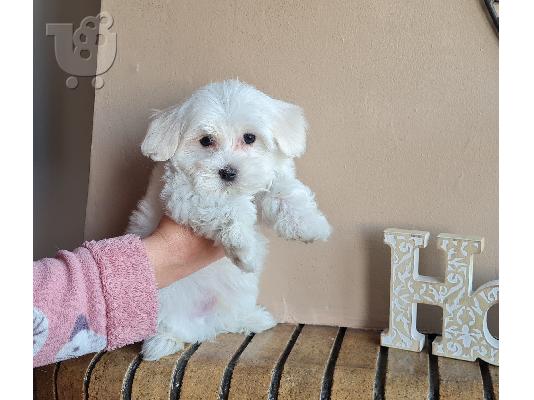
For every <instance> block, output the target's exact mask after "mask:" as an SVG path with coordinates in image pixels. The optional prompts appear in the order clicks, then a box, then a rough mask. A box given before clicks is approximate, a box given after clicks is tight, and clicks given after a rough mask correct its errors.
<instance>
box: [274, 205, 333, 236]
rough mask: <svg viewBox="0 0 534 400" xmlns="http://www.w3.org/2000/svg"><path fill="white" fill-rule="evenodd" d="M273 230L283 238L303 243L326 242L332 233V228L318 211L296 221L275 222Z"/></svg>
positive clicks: (302, 216)
mask: <svg viewBox="0 0 534 400" xmlns="http://www.w3.org/2000/svg"><path fill="white" fill-rule="evenodd" d="M275 229H276V231H277V232H278V233H279V235H280V236H282V237H283V238H286V239H291V240H299V241H301V242H305V243H311V242H314V241H316V240H323V241H326V240H327V239H328V238H329V237H330V235H331V233H332V227H331V226H330V224H329V223H328V221H327V220H326V218H325V216H324V215H323V214H321V213H320V212H318V211H317V212H310V213H307V214H306V215H301V216H300V218H298V219H293V220H280V221H277V223H276V224H275Z"/></svg>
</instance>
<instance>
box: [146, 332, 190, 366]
mask: <svg viewBox="0 0 534 400" xmlns="http://www.w3.org/2000/svg"><path fill="white" fill-rule="evenodd" d="M183 348H184V342H182V341H181V340H180V339H177V338H174V337H172V336H167V335H163V334H161V333H157V334H156V335H154V336H152V337H151V338H149V339H147V340H145V341H144V342H143V347H142V349H141V353H142V354H143V360H147V361H157V360H159V359H160V358H161V357H165V356H168V355H169V354H173V353H176V352H177V351H180V350H182V349H183Z"/></svg>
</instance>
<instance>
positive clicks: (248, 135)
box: [243, 133, 256, 144]
mask: <svg viewBox="0 0 534 400" xmlns="http://www.w3.org/2000/svg"><path fill="white" fill-rule="evenodd" d="M243 140H244V141H245V143H246V144H252V143H254V142H255V141H256V135H254V134H253V133H245V134H244V135H243Z"/></svg>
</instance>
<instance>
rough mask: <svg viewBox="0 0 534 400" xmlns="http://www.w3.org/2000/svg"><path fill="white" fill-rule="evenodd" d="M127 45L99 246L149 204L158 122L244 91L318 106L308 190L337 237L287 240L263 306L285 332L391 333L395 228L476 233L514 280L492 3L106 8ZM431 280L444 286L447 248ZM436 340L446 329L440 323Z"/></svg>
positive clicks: (487, 266)
mask: <svg viewBox="0 0 534 400" xmlns="http://www.w3.org/2000/svg"><path fill="white" fill-rule="evenodd" d="M102 3H103V5H102V9H103V10H107V11H109V12H111V13H112V15H113V16H114V18H115V26H114V27H115V30H116V32H117V33H118V49H119V50H118V55H117V60H116V62H115V65H114V66H113V67H112V68H111V70H110V71H109V72H108V73H107V74H106V75H105V76H104V79H105V81H106V84H105V86H104V88H103V89H101V90H99V91H97V93H96V102H95V116H94V131H93V151H92V160H91V179H90V188H89V200H88V207H87V223H86V237H87V238H90V239H92V238H102V237H104V236H107V235H114V234H119V233H121V232H122V231H123V229H124V228H125V225H126V222H127V217H128V214H129V212H130V210H131V209H132V208H133V207H134V206H135V203H136V201H137V200H138V199H139V197H140V196H141V195H142V194H143V191H144V187H145V185H146V183H147V179H148V173H149V168H150V164H149V162H148V161H147V160H145V159H143V157H142V156H141V155H140V152H139V144H140V141H141V140H142V138H143V136H144V133H145V129H146V126H147V117H148V115H149V110H150V109H151V108H161V107H165V106H168V105H170V104H173V103H177V102H180V101H182V100H184V99H185V98H186V97H188V96H189V95H190V94H191V92H192V91H193V90H194V89H196V88H197V87H199V86H200V85H203V84H205V83H207V82H210V81H217V80H222V79H225V78H232V77H239V79H241V80H244V81H246V82H249V83H252V84H254V85H256V86H257V87H258V88H259V89H261V90H263V91H265V92H266V93H268V94H270V95H272V96H275V97H279V98H282V99H286V100H289V101H293V102H295V103H297V104H299V105H301V106H302V107H304V109H305V111H306V114H307V116H308V119H309V121H310V126H311V130H310V136H309V142H308V144H309V146H308V151H307V153H306V154H305V155H304V157H303V158H302V159H300V160H299V161H298V171H299V176H300V177H301V178H302V180H303V181H304V182H306V183H307V184H309V185H310V186H311V187H312V188H313V189H314V190H315V192H316V193H317V198H318V201H319V204H320V206H321V208H322V209H323V210H324V212H325V213H326V215H327V216H328V217H329V219H330V221H331V223H332V225H333V226H334V229H335V232H334V234H333V236H332V238H331V240H330V241H329V242H328V243H326V244H313V245H304V244H298V243H287V242H283V241H281V240H278V239H276V238H272V235H271V238H272V240H271V246H270V256H269V258H268V262H267V265H266V268H265V273H264V275H263V280H262V284H261V287H262V292H261V299H260V300H261V301H262V302H263V303H264V304H265V305H266V306H267V307H268V308H269V309H270V310H271V311H272V312H273V313H274V314H275V315H276V316H277V317H278V318H280V319H282V320H284V321H301V322H309V323H324V324H342V325H348V326H353V327H383V326H385V325H386V322H387V309H388V284H389V273H390V271H389V251H388V248H387V247H386V246H385V245H384V244H383V242H382V231H383V229H384V228H387V227H402V228H418V229H424V230H429V231H430V232H431V233H432V235H433V237H435V235H436V234H438V233H440V232H457V233H464V234H476V235H481V236H484V237H485V238H486V250H485V252H484V254H482V255H481V256H479V257H477V258H476V261H475V268H476V270H475V281H476V284H477V285H478V284H481V283H483V282H485V281H487V280H489V279H494V278H497V276H498V261H497V260H498V197H497V195H498V115H497V111H498V100H497V98H498V83H497V79H498V39H497V37H496V35H495V33H494V31H493V29H492V27H491V25H490V23H489V22H488V19H487V17H486V14H485V13H484V9H483V6H482V5H481V3H482V2H479V1H477V0H456V1H450V2H446V3H443V2H442V1H438V0H432V1H415V0H412V1H403V2H395V1H389V0H387V1H386V0H364V1H348V0H344V1H318V0H314V1H300V2H297V1H268V2H260V1H244V0H238V1H217V2H214V1H207V0H204V1H199V0H194V1H193V0H191V1H175V2H168V1H152V2H145V1H130V2H128V3H127V5H126V2H124V1H118V0H103V1H102ZM422 264H423V266H422V272H423V273H426V274H433V275H438V276H443V272H442V271H443V269H444V258H443V257H442V256H441V254H439V252H438V251H437V250H436V248H435V242H432V243H431V245H430V248H429V249H427V250H425V251H424V252H423V255H422ZM421 326H422V327H423V328H432V327H435V326H432V324H430V323H429V319H428V318H427V317H423V318H422V321H421Z"/></svg>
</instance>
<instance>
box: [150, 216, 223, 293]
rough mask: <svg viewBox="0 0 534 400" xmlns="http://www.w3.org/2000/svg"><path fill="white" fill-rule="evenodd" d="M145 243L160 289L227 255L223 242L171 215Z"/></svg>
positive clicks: (162, 220) (164, 218)
mask: <svg viewBox="0 0 534 400" xmlns="http://www.w3.org/2000/svg"><path fill="white" fill-rule="evenodd" d="M143 243H144V245H145V249H146V252H147V254H148V259H149V261H150V264H151V265H152V267H153V268H154V274H155V276H156V283H157V285H158V288H160V289H161V288H164V287H165V286H168V285H170V284H171V283H173V282H174V281H177V280H179V279H182V278H185V277H186V276H187V275H189V274H192V273H193V272H196V271H198V270H199V269H201V268H204V267H206V266H208V265H209V264H211V263H213V262H214V261H217V260H218V259H220V258H222V257H223V256H224V250H223V248H222V247H221V246H215V243H214V242H213V241H212V240H209V239H206V238H203V237H200V236H197V235H195V233H194V232H193V231H192V229H191V228H189V227H186V226H183V225H180V224H177V223H176V222H174V221H173V220H172V219H170V218H169V217H167V216H163V218H161V221H160V223H159V225H158V227H157V228H156V230H155V231H154V232H153V233H152V234H151V235H150V236H148V237H146V238H144V239H143Z"/></svg>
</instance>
